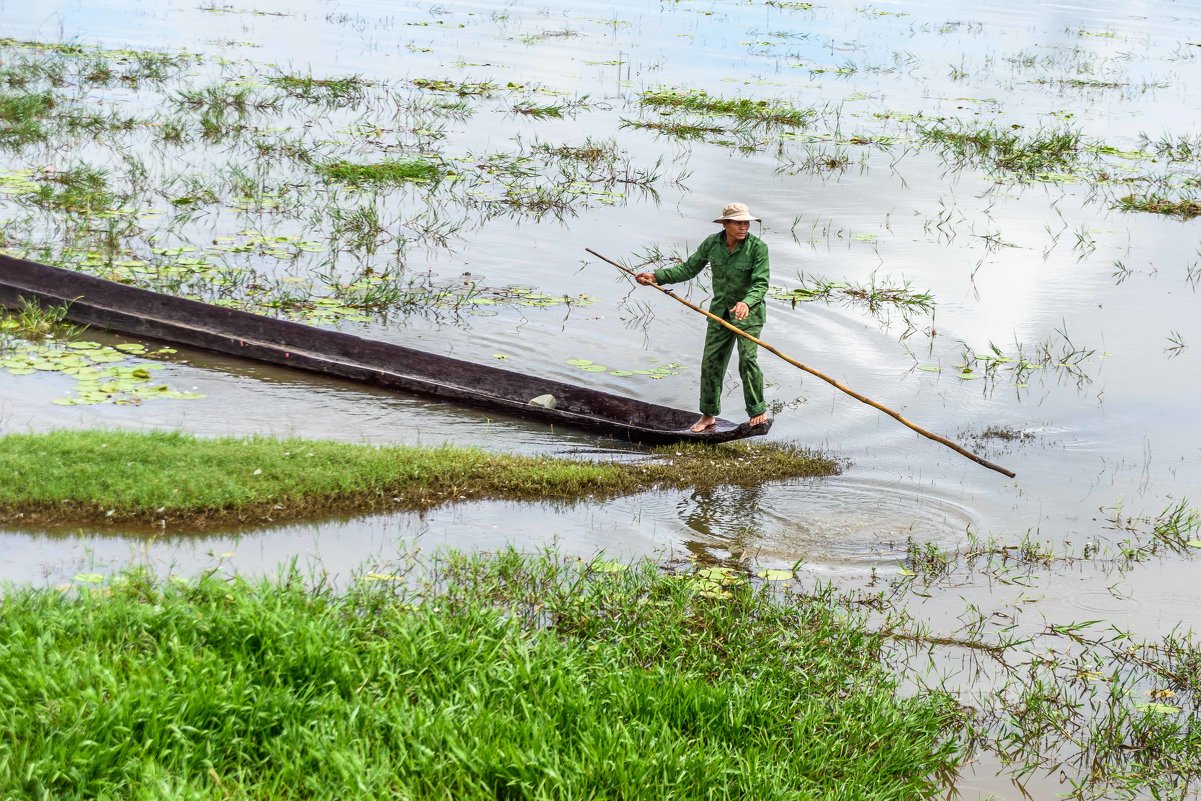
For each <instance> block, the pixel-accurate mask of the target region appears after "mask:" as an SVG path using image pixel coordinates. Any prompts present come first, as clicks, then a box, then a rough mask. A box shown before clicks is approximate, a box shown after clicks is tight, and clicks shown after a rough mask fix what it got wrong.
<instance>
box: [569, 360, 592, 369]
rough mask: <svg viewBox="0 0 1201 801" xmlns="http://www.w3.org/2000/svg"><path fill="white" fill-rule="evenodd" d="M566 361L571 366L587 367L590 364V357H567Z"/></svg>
mask: <svg viewBox="0 0 1201 801" xmlns="http://www.w3.org/2000/svg"><path fill="white" fill-rule="evenodd" d="M567 363H568V364H570V365H571V366H572V367H587V366H588V365H590V364H592V360H591V359H568V360H567Z"/></svg>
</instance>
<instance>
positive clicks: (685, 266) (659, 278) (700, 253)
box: [655, 236, 713, 284]
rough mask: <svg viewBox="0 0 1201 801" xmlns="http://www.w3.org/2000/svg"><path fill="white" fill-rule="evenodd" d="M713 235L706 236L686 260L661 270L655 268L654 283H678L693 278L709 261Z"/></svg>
mask: <svg viewBox="0 0 1201 801" xmlns="http://www.w3.org/2000/svg"><path fill="white" fill-rule="evenodd" d="M712 239H713V237H711V236H710V237H706V238H705V241H703V242H701V244H700V246H699V247H697V249H696V250H694V251H693V252H692V255H691V256H689V257H688V259H687V260H685V261H682V262H680V263H679V264H677V265H675V266H674V267H664V268H663V269H662V270H655V283H658V284H678V283H680V282H681V281H688V280H689V279H692V278H695V277H696V275H697V273H699V272H700V271H701V270H703V269H705V265H706V264H708V263H709V246H710V244H711V240H712Z"/></svg>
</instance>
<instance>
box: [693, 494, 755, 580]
mask: <svg viewBox="0 0 1201 801" xmlns="http://www.w3.org/2000/svg"><path fill="white" fill-rule="evenodd" d="M762 495H763V487H717V488H715V489H710V490H698V491H696V492H694V493H692V494H691V495H689V496H687V497H686V498H682V499H681V500H680V503H679V505H678V506H677V510H678V512H679V515H680V519H681V520H682V521H683V522H684V525H686V526H688V528H689V529H691V530H692V531H693V532H695V534H696V537H695V538H689V539H687V540H686V541H685V542H684V547H685V548H686V549H687V550H688V552H689V553H690V554H692V556H693V557H694V558H695V559H696V561H697V563H699V564H703V565H722V566H725V567H734V568H745V567H747V558H748V553H747V551H748V549H750V550H751V551H752V553H751V554H749V555H750V556H753V551H754V548H755V544H756V541H757V540H759V539H760V538H761V532H762V531H763V528H764V526H763V524H762V521H763V518H764V515H763V510H762V507H761V506H760V500H761V498H762Z"/></svg>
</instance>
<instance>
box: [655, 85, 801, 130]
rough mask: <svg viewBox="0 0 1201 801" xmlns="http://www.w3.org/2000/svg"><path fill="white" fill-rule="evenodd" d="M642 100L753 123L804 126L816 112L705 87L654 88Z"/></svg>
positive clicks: (658, 106) (659, 107) (667, 106)
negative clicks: (720, 93) (716, 94)
mask: <svg viewBox="0 0 1201 801" xmlns="http://www.w3.org/2000/svg"><path fill="white" fill-rule="evenodd" d="M639 100H640V102H641V103H642V105H644V106H648V107H650V108H658V109H668V110H671V111H689V112H693V113H696V114H702V115H713V116H718V117H733V118H734V119H736V120H739V121H741V122H749V123H762V124H772V125H789V126H803V125H806V124H808V123H809V121H810V120H811V119H812V118H813V116H814V112H813V111H811V110H809V109H799V108H795V107H794V106H790V105H788V104H787V103H783V102H779V101H775V102H773V101H769V100H752V99H751V98H746V97H740V98H723V97H714V96H712V95H710V94H708V93H707V92H705V91H703V90H688V91H674V90H654V91H650V92H643V93H642V96H641V97H640V99H639Z"/></svg>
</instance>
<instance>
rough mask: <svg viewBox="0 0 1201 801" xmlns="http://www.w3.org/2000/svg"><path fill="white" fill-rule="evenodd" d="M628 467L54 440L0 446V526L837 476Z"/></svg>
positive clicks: (668, 455) (718, 464)
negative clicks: (12, 523) (2, 522)
mask: <svg viewBox="0 0 1201 801" xmlns="http://www.w3.org/2000/svg"><path fill="white" fill-rule="evenodd" d="M658 453H659V455H661V456H662V457H664V458H663V459H661V460H656V461H649V462H642V463H637V464H626V463H607V462H583V461H574V460H569V459H555V458H551V457H535V456H508V455H501V454H493V453H487V452H485V451H481V450H476V449H467V448H453V447H440V448H418V447H386V448H375V447H370V446H363V445H347V444H342V443H336V442H324V441H310V440H301V439H273V438H252V439H233V438H222V439H198V438H196V437H192V436H189V435H186V434H182V433H132V432H115V431H114V432H100V431H60V432H53V433H49V434H21V435H9V436H7V437H4V438H3V439H0V520H4V521H8V522H17V521H27V522H34V521H37V522H39V523H67V522H72V521H104V520H108V521H114V522H116V521H127V522H145V523H150V522H160V524H161V525H166V524H167V523H168V522H170V523H173V524H174V523H180V522H187V523H188V524H189V525H193V526H201V525H204V524H208V523H220V522H237V521H255V520H262V519H271V520H280V519H288V518H291V519H295V518H298V517H304V516H313V515H328V514H345V513H356V512H366V511H372V510H376V511H382V510H392V509H414V508H427V507H431V506H434V505H437V504H441V503H447V502H453V501H458V500H465V499H475V498H511V499H546V498H564V499H568V498H582V497H589V496H614V495H621V494H629V493H634V492H639V491H643V490H647V489H651V488H654V487H657V486H658V487H667V486H675V487H681V486H715V485H719V484H747V485H754V484H759V483H762V482H765V481H773V480H784V479H790V478H798V477H804V476H819V475H831V474H834V473H837V472H838V470H839V466H838V464H837V463H836V462H834V461H832V460H830V459H828V458H825V457H822V456H819V455H817V454H814V453H812V452H809V451H806V450H803V449H800V448H797V447H795V446H792V445H774V444H765V445H748V444H744V443H736V444H732V445H723V446H719V447H710V446H706V445H703V444H701V445H677V446H672V447H671V448H668V449H662V450H660V451H659V452H658Z"/></svg>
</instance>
